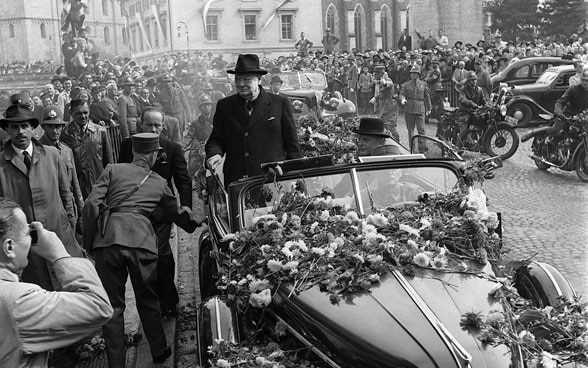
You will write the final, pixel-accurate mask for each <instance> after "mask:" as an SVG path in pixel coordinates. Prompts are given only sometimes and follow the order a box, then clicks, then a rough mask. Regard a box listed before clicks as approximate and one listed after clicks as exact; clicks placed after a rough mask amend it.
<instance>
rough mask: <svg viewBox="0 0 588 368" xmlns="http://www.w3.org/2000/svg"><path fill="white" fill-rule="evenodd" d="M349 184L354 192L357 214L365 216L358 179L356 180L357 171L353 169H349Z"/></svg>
mask: <svg viewBox="0 0 588 368" xmlns="http://www.w3.org/2000/svg"><path fill="white" fill-rule="evenodd" d="M351 182H352V183H351V184H353V190H354V191H355V204H356V205H357V210H358V211H359V214H360V215H362V216H363V215H365V212H364V209H363V202H362V201H361V196H360V194H359V179H358V178H357V170H356V169H355V168H353V169H351Z"/></svg>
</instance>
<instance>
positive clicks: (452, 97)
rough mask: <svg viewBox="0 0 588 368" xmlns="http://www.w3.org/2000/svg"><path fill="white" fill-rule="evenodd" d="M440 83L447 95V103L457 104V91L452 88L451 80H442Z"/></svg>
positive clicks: (455, 105)
mask: <svg viewBox="0 0 588 368" xmlns="http://www.w3.org/2000/svg"><path fill="white" fill-rule="evenodd" d="M442 85H443V92H445V96H447V97H449V103H450V104H451V106H453V107H457V106H459V93H457V91H456V90H455V88H453V83H452V82H451V81H444V82H443V83H442Z"/></svg>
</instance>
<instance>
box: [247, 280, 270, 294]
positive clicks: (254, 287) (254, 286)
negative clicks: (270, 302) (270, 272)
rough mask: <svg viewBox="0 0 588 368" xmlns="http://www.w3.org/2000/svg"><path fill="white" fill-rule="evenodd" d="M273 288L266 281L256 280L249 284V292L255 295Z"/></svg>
mask: <svg viewBox="0 0 588 368" xmlns="http://www.w3.org/2000/svg"><path fill="white" fill-rule="evenodd" d="M270 286H271V284H270V282H269V280H266V279H254V280H253V281H251V282H250V283H249V291H251V292H253V293H255V292H258V291H261V290H263V289H268V288H269V287H270Z"/></svg>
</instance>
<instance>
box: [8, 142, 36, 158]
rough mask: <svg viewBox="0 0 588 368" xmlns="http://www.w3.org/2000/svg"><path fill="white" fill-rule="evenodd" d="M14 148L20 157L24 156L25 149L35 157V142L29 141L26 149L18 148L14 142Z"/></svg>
mask: <svg viewBox="0 0 588 368" xmlns="http://www.w3.org/2000/svg"><path fill="white" fill-rule="evenodd" d="M12 148H13V149H14V152H16V154H17V155H18V156H19V157H22V155H23V152H24V151H27V152H28V153H29V155H31V157H33V142H31V143H29V146H28V147H27V148H26V149H24V150H23V149H20V148H18V147H17V146H15V145H14V144H13V145H12Z"/></svg>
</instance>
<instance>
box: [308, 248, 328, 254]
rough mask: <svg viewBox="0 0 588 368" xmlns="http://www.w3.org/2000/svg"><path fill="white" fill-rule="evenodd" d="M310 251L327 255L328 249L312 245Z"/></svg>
mask: <svg viewBox="0 0 588 368" xmlns="http://www.w3.org/2000/svg"><path fill="white" fill-rule="evenodd" d="M310 251H311V252H312V253H313V254H317V255H319V256H324V255H325V252H326V250H324V249H323V248H317V247H312V248H311V249H310Z"/></svg>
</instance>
